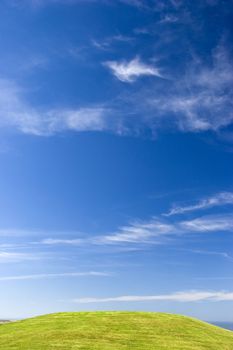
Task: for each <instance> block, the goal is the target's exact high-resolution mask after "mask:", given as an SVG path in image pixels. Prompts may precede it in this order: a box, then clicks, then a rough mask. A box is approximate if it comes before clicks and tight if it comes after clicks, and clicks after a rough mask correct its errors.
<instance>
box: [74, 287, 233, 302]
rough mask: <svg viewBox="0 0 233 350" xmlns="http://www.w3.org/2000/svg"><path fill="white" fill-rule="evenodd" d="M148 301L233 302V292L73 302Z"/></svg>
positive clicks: (78, 300) (197, 292)
mask: <svg viewBox="0 0 233 350" xmlns="http://www.w3.org/2000/svg"><path fill="white" fill-rule="evenodd" d="M146 301H174V302H200V301H209V302H217V301H233V292H225V291H219V292H211V291H192V290H191V291H187V292H176V293H171V294H161V295H144V296H138V295H124V296H119V297H106V298H99V297H98V298H96V297H94V298H78V299H73V300H71V302H73V303H78V304H88V303H108V302H146Z"/></svg>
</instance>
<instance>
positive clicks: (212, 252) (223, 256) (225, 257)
mask: <svg viewBox="0 0 233 350" xmlns="http://www.w3.org/2000/svg"><path fill="white" fill-rule="evenodd" d="M190 252H192V253H195V254H201V255H213V256H219V257H222V258H224V259H227V260H229V261H233V256H231V255H229V254H228V253H226V252H216V251H211V250H199V249H192V250H190Z"/></svg>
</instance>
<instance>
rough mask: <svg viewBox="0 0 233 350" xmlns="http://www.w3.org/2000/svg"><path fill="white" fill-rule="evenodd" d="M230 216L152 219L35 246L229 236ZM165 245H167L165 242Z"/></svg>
mask: <svg viewBox="0 0 233 350" xmlns="http://www.w3.org/2000/svg"><path fill="white" fill-rule="evenodd" d="M232 230H233V216H232V215H215V216H213V215H211V216H203V217H199V218H196V219H193V220H183V221H178V222H175V223H174V222H173V223H171V222H169V221H165V220H160V219H158V218H152V219H150V220H148V221H144V222H142V221H135V222H133V223H131V224H129V225H126V226H122V227H119V229H118V230H116V231H115V232H112V233H109V234H106V235H99V236H92V237H89V238H78V239H67V238H64V239H62V238H59V239H58V238H51V237H50V238H46V239H43V240H41V241H40V242H37V243H39V244H44V245H50V246H52V245H73V246H79V245H97V246H98V245H126V244H161V243H165V242H166V239H168V238H172V237H174V236H187V235H188V234H189V233H199V234H202V233H203V234H204V233H210V232H213V233H214V232H219V231H220V232H221V231H225V232H231V231H232ZM169 243H171V241H170V240H169Z"/></svg>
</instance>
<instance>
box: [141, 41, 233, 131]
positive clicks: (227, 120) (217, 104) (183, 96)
mask: <svg viewBox="0 0 233 350" xmlns="http://www.w3.org/2000/svg"><path fill="white" fill-rule="evenodd" d="M232 71H233V65H232V62H231V59H230V56H229V53H228V52H227V50H226V49H225V47H224V46H223V45H219V46H218V47H217V48H216V49H215V50H214V52H213V55H212V63H211V64H209V65H207V64H205V63H204V62H202V61H201V60H200V59H197V60H195V61H194V62H190V64H189V68H188V69H187V70H186V72H185V74H184V75H183V76H181V77H180V78H179V79H176V80H173V83H170V84H171V86H170V87H169V89H168V91H167V93H166V94H163V95H161V94H158V91H157V90H156V91H155V92H156V94H155V95H156V96H155V97H153V94H148V96H145V98H146V99H147V101H148V104H149V105H150V106H151V108H152V113H153V111H154V113H155V114H157V118H158V116H160V117H162V120H167V121H168V120H169V117H168V116H169V115H170V117H171V118H172V120H170V122H172V123H173V124H174V123H175V126H176V127H177V128H178V129H179V130H181V131H184V132H204V131H208V130H212V131H217V130H220V129H221V128H224V127H227V126H229V125H230V124H232V122H233V113H232V110H233V102H232V101H233V89H232V84H233V74H232ZM152 120H153V118H152ZM162 120H161V122H162Z"/></svg>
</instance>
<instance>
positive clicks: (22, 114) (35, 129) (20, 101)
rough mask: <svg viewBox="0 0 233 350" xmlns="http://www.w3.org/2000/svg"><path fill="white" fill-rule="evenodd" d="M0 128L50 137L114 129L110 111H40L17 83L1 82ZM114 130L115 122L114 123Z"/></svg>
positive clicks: (106, 109)
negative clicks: (66, 132) (68, 133)
mask: <svg viewBox="0 0 233 350" xmlns="http://www.w3.org/2000/svg"><path fill="white" fill-rule="evenodd" d="M0 90H1V92H0V118H1V121H0V128H1V127H2V128H8V129H12V128H13V129H16V130H18V131H20V132H22V133H25V134H32V135H37V136H49V135H54V134H56V133H59V132H64V131H77V132H81V131H104V130H107V129H109V128H110V123H109V119H108V117H109V113H110V110H109V109H108V108H105V107H103V106H89V107H80V108H59V109H56V108H55V109H47V110H41V111H39V110H38V109H36V108H33V107H32V106H31V105H30V104H28V103H27V102H26V100H25V97H24V95H23V91H22V89H20V88H19V87H18V86H17V85H16V84H15V83H14V82H11V81H8V80H0ZM111 122H112V127H114V121H113V120H112V121H111Z"/></svg>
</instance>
